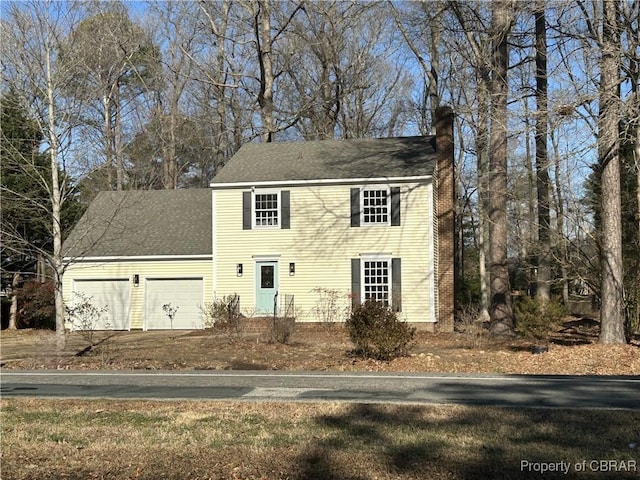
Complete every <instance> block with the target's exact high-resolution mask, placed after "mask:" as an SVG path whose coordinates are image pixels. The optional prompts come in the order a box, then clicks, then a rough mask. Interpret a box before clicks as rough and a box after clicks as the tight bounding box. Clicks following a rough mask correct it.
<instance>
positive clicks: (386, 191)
mask: <svg viewBox="0 0 640 480" xmlns="http://www.w3.org/2000/svg"><path fill="white" fill-rule="evenodd" d="M452 125H453V113H452V111H451V109H450V108H448V107H443V108H441V109H439V110H438V118H437V122H436V135H434V136H426V137H403V138H384V139H352V140H322V141H307V142H282V143H266V144H264V143H263V144H259V143H249V144H246V145H244V146H243V147H242V148H241V149H240V150H239V151H238V152H237V153H236V154H235V155H234V157H233V158H232V159H231V160H230V161H229V162H228V163H227V164H226V165H225V167H224V168H223V169H222V170H221V171H220V172H219V174H218V175H216V177H215V178H214V180H213V183H212V184H211V192H208V193H207V195H209V198H210V202H211V203H210V207H209V209H208V210H207V209H204V208H202V207H201V205H202V199H201V197H203V196H204V195H205V194H204V193H202V192H203V191H202V190H198V191H194V193H192V194H191V195H192V196H193V197H194V198H195V197H197V198H198V202H199V203H198V205H200V209H201V211H200V213H199V214H195V213H194V212H193V208H195V205H196V204H195V203H194V204H193V205H191V206H190V205H189V201H190V200H189V199H186V198H185V199H184V200H180V201H177V200H176V199H177V198H178V197H179V196H180V194H179V193H177V192H157V193H156V192H153V193H152V192H146V194H137V193H133V192H129V195H132V197H131V199H132V201H130V202H129V203H134V204H136V203H137V205H138V207H137V208H124V207H123V206H120V207H119V212H120V213H117V212H118V207H116V206H114V205H117V204H118V202H117V201H116V200H115V199H114V198H115V197H114V196H118V195H121V196H124V195H125V194H123V193H118V192H110V193H109V194H103V195H102V197H105V198H106V197H109V198H111V197H114V198H111V200H110V201H111V203H112V206H111V207H109V206H105V205H104V203H105V198H102V199H101V196H99V197H98V198H97V199H96V202H94V203H97V204H98V205H92V206H91V208H90V209H89V211H88V212H87V215H85V217H87V216H88V217H92V216H93V217H97V215H96V213H95V211H100V212H102V213H103V216H105V215H106V216H109V215H110V214H111V215H113V216H114V217H119V216H123V215H124V216H125V217H127V218H129V219H130V220H129V223H128V225H130V227H132V228H133V229H134V230H136V229H137V230H139V232H138V234H137V235H138V236H137V238H135V239H133V238H132V239H129V236H130V235H133V234H132V233H131V232H129V231H128V230H129V228H126V227H125V228H120V229H118V230H117V232H112V231H111V230H113V229H112V228H111V227H110V226H109V225H108V222H103V223H104V224H105V226H106V227H105V228H106V229H107V230H108V231H109V232H108V233H104V232H103V233H101V234H100V235H102V237H101V238H97V240H95V241H93V243H90V244H88V243H86V242H85V245H84V246H83V248H84V250H82V248H76V249H75V250H73V249H71V248H70V249H69V253H70V255H69V258H68V260H69V262H70V264H69V268H68V272H67V274H66V275H65V287H66V288H65V291H68V292H69V294H68V295H67V301H69V302H73V298H72V296H73V293H72V292H74V291H77V290H78V289H79V288H81V287H87V286H90V287H91V288H92V289H90V291H91V292H92V293H94V294H95V293H98V294H99V295H100V301H105V302H106V301H107V300H109V298H107V297H109V295H108V294H106V296H105V294H103V293H99V292H102V291H103V290H105V291H108V290H109V289H110V288H112V287H111V286H109V285H107V284H106V283H103V284H102V285H100V283H99V282H100V278H103V279H104V280H109V281H111V282H115V281H116V279H120V280H121V281H122V280H127V282H126V283H127V284H128V287H129V292H130V293H129V296H128V297H126V299H127V301H128V303H129V307H128V310H127V311H126V312H123V313H117V312H113V313H112V316H114V315H115V316H117V315H122V314H126V315H128V316H129V319H130V320H128V321H127V322H126V323H125V325H127V326H128V328H145V329H146V328H190V327H189V326H188V325H192V326H197V327H199V326H201V325H202V321H201V319H187V315H186V314H184V312H185V311H186V310H188V309H191V310H189V311H190V312H191V313H190V314H189V316H190V317H193V315H194V313H193V312H195V310H194V308H195V307H194V305H191V304H195V303H198V302H199V303H200V305H203V304H204V303H205V302H208V301H211V300H212V299H213V298H222V297H225V296H228V295H239V297H240V304H241V311H244V312H245V313H249V312H250V313H251V314H254V315H257V316H260V315H267V314H273V312H274V306H275V307H276V309H278V308H284V306H283V305H282V303H283V302H284V298H285V296H293V299H294V303H295V313H296V318H297V320H298V321H302V322H314V321H317V320H318V317H317V314H315V313H314V312H317V309H316V307H317V305H318V301H319V294H318V292H319V291H321V290H322V289H329V290H333V291H335V292H337V293H338V294H339V295H340V296H344V297H349V301H350V302H352V303H353V304H357V303H360V302H362V301H363V300H364V299H365V298H374V299H377V300H381V301H384V302H387V303H388V304H389V305H390V306H391V308H392V309H393V310H394V311H396V312H398V316H399V317H400V318H402V319H405V320H407V321H409V322H412V323H416V324H421V325H422V326H423V327H425V328H433V327H434V326H435V325H436V324H438V327H439V328H440V329H444V330H449V329H451V328H452V327H453V301H454V298H453V294H454V278H453V277H454V275H453V261H454V210H453V209H454V187H453V185H454V171H453V128H452ZM196 192H200V193H196ZM138 195H139V196H140V198H137V196H138ZM186 196H189V194H186ZM134 197H135V200H133V198H134ZM151 197H154V198H151ZM170 202H171V203H172V207H171V209H172V211H173V212H174V215H173V216H174V217H175V218H174V219H173V222H175V223H177V224H179V226H178V227H177V229H172V230H171V231H169V230H166V231H164V232H163V233H164V234H163V233H161V232H162V228H160V229H158V222H162V221H163V219H162V215H157V214H153V213H152V211H155V210H158V209H159V210H160V211H161V210H162V208H163V206H162V205H165V204H168V203H170ZM166 208H169V207H168V205H166ZM181 211H182V212H183V213H182V214H181V213H180V212H181ZM203 211H204V212H205V215H207V214H210V217H209V221H206V220H204V219H203V218H202V215H201V214H202V212H203ZM124 212H128V213H126V214H124ZM194 216H198V217H199V219H196V218H194ZM154 218H155V220H154ZM136 219H137V220H136ZM196 221H199V222H200V223H201V224H199V225H193V224H191V223H190V222H196ZM93 223H95V218H94V219H93V220H91V218H89V219H87V218H84V217H83V220H81V222H80V223H79V225H78V227H77V228H76V231H74V233H73V234H72V236H71V237H70V240H71V241H68V242H67V244H69V245H81V244H82V242H81V241H79V239H81V238H83V236H86V232H87V230H91V228H90V227H89V226H90V225H91V224H93ZM124 223H127V222H124ZM136 223H137V225H136ZM165 223H166V220H165ZM132 224H133V225H132ZM187 224H188V225H187ZM154 229H155V230H154ZM205 230H208V232H210V242H211V243H210V245H209V247H208V248H206V246H205V245H204V244H202V242H200V243H198V242H196V241H194V238H196V239H202V238H204V237H205V236H206V232H205ZM81 232H84V233H81ZM114 235H115V236H116V237H117V238H118V240H117V242H116V243H117V244H118V246H119V249H116V250H117V251H116V250H114V249H113V248H111V247H108V246H106V247H105V246H104V245H103V244H104V243H105V242H104V240H103V239H106V238H108V237H111V236H114ZM158 235H160V237H163V238H164V239H158V238H157V237H158ZM145 238H147V239H149V242H148V244H147V242H146V241H145ZM152 238H153V240H152ZM205 241H206V240H205ZM127 244H131V248H130V251H127V247H126V245H127ZM187 245H190V246H191V247H189V248H187ZM97 246H100V248H97ZM85 251H86V252H89V253H88V254H87V253H83V252H85ZM96 251H97V252H98V253H99V255H96V254H95V253H96ZM91 252H93V254H91ZM131 253H135V254H136V255H131ZM101 256H102V259H101V258H100V257H101ZM140 257H144V258H140ZM145 262H147V263H145ZM198 262H205V263H198ZM207 262H208V265H209V271H208V272H207V271H206V270H207V267H206V266H205V265H206V264H207ZM196 265H197V267H196ZM163 269H164V270H163ZM147 272H149V273H147ZM98 277H100V278H98ZM107 277H108V278H107ZM162 280H164V283H162V287H163V288H164V289H163V290H162V292H163V295H164V296H162V295H160V296H158V292H159V291H160V290H159V288H160V286H161V285H160V283H161V281H162ZM82 282H85V283H82ZM96 282H98V283H96ZM194 282H200V283H198V284H197V286H196V283H194ZM172 285H173V286H172ZM120 286H121V287H122V288H123V289H125V290H126V289H127V287H126V286H124V283H122V284H120ZM102 287H104V288H102ZM101 288H102V289H101ZM135 289H137V290H135ZM134 290H135V291H134ZM132 291H133V292H134V293H133V294H132V293H131V292H132ZM180 292H182V293H180ZM189 292H191V295H190V294H189ZM193 292H197V294H194V293H193ZM153 295H155V296H153ZM121 297H122V299H123V300H125V297H124V296H122V294H121ZM134 298H135V299H137V300H135V302H134V301H133V299H134ZM161 298H162V299H163V300H161ZM112 300H117V299H112ZM159 302H160V303H162V302H166V303H164V304H167V303H171V304H172V306H177V307H178V308H179V310H178V313H177V314H176V316H175V320H176V322H175V324H174V325H172V326H171V327H169V326H168V323H167V321H166V320H163V319H162V315H161V314H160V313H159V310H158V309H159V306H158V305H156V304H158V303H159ZM185 302H190V304H189V305H190V306H187V305H186V304H185V306H183V305H182V303H185ZM111 303H113V301H111ZM180 309H182V310H180ZM154 312H155V313H154ZM181 312H182V314H181ZM180 317H182V318H180Z"/></svg>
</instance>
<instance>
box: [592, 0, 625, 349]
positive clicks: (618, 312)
mask: <svg viewBox="0 0 640 480" xmlns="http://www.w3.org/2000/svg"><path fill="white" fill-rule="evenodd" d="M617 4H618V2H617V1H607V0H604V1H603V2H602V9H603V10H602V11H603V17H602V20H603V21H602V37H601V41H600V49H601V57H600V94H599V95H600V96H599V98H600V109H599V119H598V155H599V157H600V169H601V182H602V232H601V233H602V234H601V242H600V244H601V266H602V286H601V300H602V305H601V312H600V318H601V321H600V342H601V343H626V339H625V333H624V311H623V298H624V289H623V285H624V283H623V282H624V279H623V267H622V217H621V205H620V140H619V132H618V122H619V119H620V31H619V26H618V18H617V17H618V5H617Z"/></svg>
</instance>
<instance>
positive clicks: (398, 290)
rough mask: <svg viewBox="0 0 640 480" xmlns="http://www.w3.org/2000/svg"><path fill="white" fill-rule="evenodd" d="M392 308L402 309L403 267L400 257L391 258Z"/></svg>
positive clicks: (395, 310)
mask: <svg viewBox="0 0 640 480" xmlns="http://www.w3.org/2000/svg"><path fill="white" fill-rule="evenodd" d="M391 282H392V285H391V308H392V309H393V311H394V312H401V311H402V268H401V260H400V259H399V258H392V259H391Z"/></svg>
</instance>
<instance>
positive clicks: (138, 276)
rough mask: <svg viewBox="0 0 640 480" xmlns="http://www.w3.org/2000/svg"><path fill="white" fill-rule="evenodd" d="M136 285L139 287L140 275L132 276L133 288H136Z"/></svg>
mask: <svg viewBox="0 0 640 480" xmlns="http://www.w3.org/2000/svg"><path fill="white" fill-rule="evenodd" d="M138 285H140V275H138V274H137V273H136V274H134V275H133V286H134V287H137V286H138Z"/></svg>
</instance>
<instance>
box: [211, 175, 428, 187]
mask: <svg viewBox="0 0 640 480" xmlns="http://www.w3.org/2000/svg"><path fill="white" fill-rule="evenodd" d="M431 179H432V175H414V176H408V177H369V178H364V177H363V178H318V179H312V180H266V181H259V182H251V181H243V182H225V183H215V182H212V183H211V184H210V187H211V188H212V189H214V190H222V189H226V188H251V187H310V186H315V185H345V184H370V183H413V182H425V181H430V180H431Z"/></svg>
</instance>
